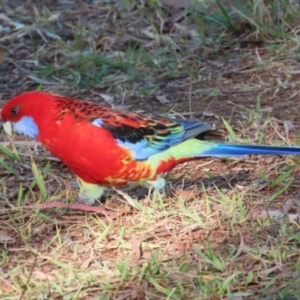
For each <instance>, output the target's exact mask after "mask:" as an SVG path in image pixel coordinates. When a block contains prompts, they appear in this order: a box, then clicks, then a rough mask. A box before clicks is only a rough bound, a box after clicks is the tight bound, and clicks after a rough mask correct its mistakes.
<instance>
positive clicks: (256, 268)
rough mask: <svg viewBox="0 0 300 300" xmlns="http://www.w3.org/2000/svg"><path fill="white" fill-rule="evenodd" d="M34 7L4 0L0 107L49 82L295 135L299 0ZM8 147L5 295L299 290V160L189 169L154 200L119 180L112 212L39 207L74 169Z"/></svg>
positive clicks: (292, 139) (254, 294)
mask: <svg viewBox="0 0 300 300" xmlns="http://www.w3.org/2000/svg"><path fill="white" fill-rule="evenodd" d="M145 2H146V1H145ZM32 3H33V1H28V2H24V1H18V0H10V1H6V0H4V1H2V2H1V4H0V6H1V14H0V43H1V45H2V50H1V51H0V61H1V64H0V74H1V76H0V82H1V85H0V101H1V105H2V104H3V103H4V102H5V101H6V100H7V99H9V98H10V97H12V96H14V95H16V94H18V93H21V92H23V91H26V90H34V89H42V90H46V91H50V92H56V93H60V94H63V95H68V96H70V97H77V98H81V99H88V100H90V101H94V102H95V103H101V104H105V105H108V106H112V107H117V108H122V109H127V110H130V111H136V112H143V113H162V114H169V115H176V116H177V117H185V118H190V117H192V118H199V119H201V120H203V121H205V122H208V123H210V124H212V125H216V126H222V118H224V119H226V120H227V122H228V123H229V124H230V127H229V129H231V128H233V130H234V132H235V134H234V133H231V137H232V138H233V139H235V140H237V141H246V142H248V143H249V142H250V143H266V144H294V143H295V144H297V143H298V139H297V135H298V132H299V128H300V124H299V121H300V113H299V111H300V101H299V100H300V95H299V82H300V81H299V80H298V78H299V75H300V72H299V69H300V63H299V38H298V31H299V27H297V26H298V24H299V7H298V4H297V3H296V1H295V2H293V1H291V0H290V1H275V0H273V1H267V2H264V1H262V0H256V1H233V0H232V1H229V0H228V1H216V2H215V3H209V2H206V3H202V2H198V1H187V0H186V1H176V0H164V1H160V2H159V1H155V0H154V1H148V2H147V3H146V4H145V3H144V2H143V1H126V0H123V1H116V2H113V1H107V2H105V3H107V4H105V3H104V1H64V0H62V1H56V2H55V3H54V2H53V1H46V0H45V1H36V4H32ZM41 3H42V4H41ZM246 4H247V5H246ZM0 141H1V144H0V147H1V149H2V150H1V154H0V175H1V177H0V192H1V194H0V196H1V198H0V249H1V251H0V254H1V255H0V267H1V269H0V298H1V299H233V298H234V299H274V298H278V299H300V288H299V286H300V273H299V270H300V259H299V257H300V256H299V254H300V251H299V243H300V230H299V224H298V217H299V206H300V204H299V192H298V189H299V181H300V176H299V167H298V164H299V159H298V158H294V157H273V156H268V157H254V156H251V157H247V158H242V159H234V158H232V159H226V160H225V159H224V160H220V159H204V160H201V161H199V162H196V163H195V162H191V163H188V164H183V165H180V166H178V167H177V168H176V169H175V170H174V171H173V172H172V173H171V174H170V175H169V178H170V179H169V188H168V190H166V191H162V192H161V193H160V194H158V193H154V194H153V195H148V194H147V192H146V193H145V191H144V190H141V189H138V188H136V187H131V188H125V189H122V190H111V191H110V193H109V195H108V196H107V201H106V203H105V207H106V208H107V209H108V210H110V211H111V212H113V213H114V217H111V216H107V217H105V216H103V215H102V214H99V213H93V212H85V211H80V210H69V209H63V208H61V209H60V208H53V209H39V208H38V207H37V204H42V203H44V202H47V201H64V202H72V200H73V199H74V198H75V196H76V192H77V190H76V188H74V186H75V184H76V182H75V179H74V177H73V175H72V174H70V172H69V171H68V170H67V169H66V168H65V167H64V166H62V165H61V164H60V163H59V161H57V160H56V159H55V158H54V157H53V156H51V154H49V153H48V152H46V151H45V150H44V149H43V148H42V147H41V146H40V145H39V144H38V143H36V142H34V141H29V142H26V140H24V138H22V137H15V138H14V140H13V141H10V140H9V139H8V138H7V137H6V136H5V135H4V133H3V132H1V133H0ZM137 199H139V200H137ZM98 205H103V204H98ZM288 297H289V298H288Z"/></svg>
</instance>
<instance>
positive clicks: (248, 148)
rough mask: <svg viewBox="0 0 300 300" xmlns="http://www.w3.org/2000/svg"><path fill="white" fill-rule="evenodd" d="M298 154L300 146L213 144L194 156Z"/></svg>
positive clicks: (299, 153)
mask: <svg viewBox="0 0 300 300" xmlns="http://www.w3.org/2000/svg"><path fill="white" fill-rule="evenodd" d="M250 154H256V155H276V154H277V155H284V154H286V155H300V147H292V146H290V147H289V146H261V145H237V144H215V145H213V146H212V147H211V149H206V150H205V151H203V152H202V153H200V154H199V155H195V157H205V156H216V157H225V156H244V155H250Z"/></svg>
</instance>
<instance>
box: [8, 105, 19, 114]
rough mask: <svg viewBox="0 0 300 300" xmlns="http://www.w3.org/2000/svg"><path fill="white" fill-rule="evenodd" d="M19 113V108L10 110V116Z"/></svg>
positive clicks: (15, 107)
mask: <svg viewBox="0 0 300 300" xmlns="http://www.w3.org/2000/svg"><path fill="white" fill-rule="evenodd" d="M18 111H19V107H18V106H14V107H13V108H12V109H11V110H10V113H11V115H12V116H15V115H16V114H17V113H18Z"/></svg>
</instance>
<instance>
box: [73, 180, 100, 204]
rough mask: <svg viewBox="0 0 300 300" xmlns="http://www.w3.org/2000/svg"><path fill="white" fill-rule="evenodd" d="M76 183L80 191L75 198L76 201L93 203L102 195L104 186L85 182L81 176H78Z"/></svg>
mask: <svg viewBox="0 0 300 300" xmlns="http://www.w3.org/2000/svg"><path fill="white" fill-rule="evenodd" d="M78 184H79V187H80V192H79V195H78V199H77V200H76V202H77V203H82V204H87V205H93V204H94V203H95V201H96V200H98V199H100V198H101V196H102V195H103V192H104V187H102V186H100V185H97V184H92V183H87V182H85V181H83V180H82V179H81V178H78Z"/></svg>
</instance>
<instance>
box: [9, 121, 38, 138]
mask: <svg viewBox="0 0 300 300" xmlns="http://www.w3.org/2000/svg"><path fill="white" fill-rule="evenodd" d="M12 125H13V130H14V131H15V132H16V133H18V134H24V135H26V136H28V137H30V138H32V139H35V138H36V137H37V136H38V134H39V129H38V126H37V125H36V123H35V122H34V120H33V118H31V117H23V118H22V119H21V120H20V121H18V122H16V123H12Z"/></svg>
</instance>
